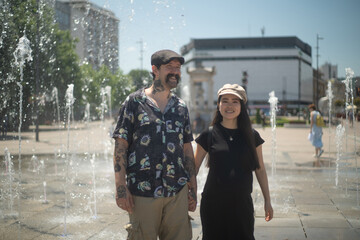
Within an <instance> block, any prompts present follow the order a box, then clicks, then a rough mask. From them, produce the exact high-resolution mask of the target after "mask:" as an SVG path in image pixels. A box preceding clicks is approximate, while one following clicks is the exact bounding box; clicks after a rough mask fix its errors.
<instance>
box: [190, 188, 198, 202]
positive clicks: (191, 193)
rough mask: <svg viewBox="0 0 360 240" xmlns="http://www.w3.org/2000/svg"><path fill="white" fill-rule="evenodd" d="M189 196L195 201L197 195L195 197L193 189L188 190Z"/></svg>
mask: <svg viewBox="0 0 360 240" xmlns="http://www.w3.org/2000/svg"><path fill="white" fill-rule="evenodd" d="M190 196H191V197H192V198H193V199H194V200H195V201H197V199H196V198H197V195H196V192H195V189H194V188H190Z"/></svg>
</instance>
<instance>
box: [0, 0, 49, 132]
mask: <svg viewBox="0 0 360 240" xmlns="http://www.w3.org/2000/svg"><path fill="white" fill-rule="evenodd" d="M0 7H1V10H0V33H1V39H2V44H1V47H0V72H1V78H2V81H1V85H0V88H1V94H0V102H1V103H3V104H2V105H1V107H0V115H1V116H5V115H7V116H8V117H9V122H10V123H11V124H10V125H9V130H10V131H11V130H15V129H17V127H18V126H19V124H20V122H19V112H20V87H19V86H18V84H21V85H22V87H23V91H22V93H23V100H22V106H23V108H22V113H23V114H22V115H23V118H22V127H23V129H27V128H28V127H29V125H30V124H32V122H33V119H34V111H35V110H34V106H35V105H34V104H35V102H36V101H37V102H39V115H40V117H39V119H43V116H44V109H45V107H44V104H43V103H44V99H45V95H46V91H48V88H49V86H50V85H51V83H50V79H51V78H52V77H53V76H52V73H53V71H52V69H54V61H53V59H54V50H55V41H54V34H53V31H54V21H53V15H54V13H53V9H51V8H49V7H47V6H46V5H39V6H37V2H36V1H35V0H31V1H21V0H12V1H2V2H1V4H0ZM40 15H41V16H40ZM23 36H26V38H27V39H29V41H30V47H31V49H32V53H31V55H32V57H33V60H32V61H28V62H25V64H24V66H23V78H22V79H21V77H20V67H19V65H17V64H15V58H14V55H13V53H14V51H15V49H16V48H17V45H18V43H19V39H20V38H21V37H23ZM38 46H40V47H39V48H38ZM37 66H38V68H36V67H37Z"/></svg>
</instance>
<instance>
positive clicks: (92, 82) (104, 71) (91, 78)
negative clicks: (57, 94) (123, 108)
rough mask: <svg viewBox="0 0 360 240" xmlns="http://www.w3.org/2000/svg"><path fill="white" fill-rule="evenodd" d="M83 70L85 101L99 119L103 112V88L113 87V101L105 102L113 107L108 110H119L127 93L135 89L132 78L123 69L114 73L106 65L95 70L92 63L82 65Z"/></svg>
mask: <svg viewBox="0 0 360 240" xmlns="http://www.w3.org/2000/svg"><path fill="white" fill-rule="evenodd" d="M81 71H82V82H83V83H82V86H83V87H82V92H83V99H84V102H87V103H89V104H90V113H91V115H92V116H93V118H96V119H99V118H100V117H101V114H102V101H103V99H102V89H105V88H106V87H107V86H109V87H111V94H110V96H111V103H110V104H109V102H108V101H107V102H106V103H105V104H107V107H108V108H110V106H111V108H112V109H107V110H106V111H107V112H108V111H111V112H113V110H114V109H115V110H116V111H117V110H118V109H119V108H120V105H121V103H122V102H123V101H124V100H125V98H126V97H127V95H129V94H130V93H131V92H133V91H134V86H133V84H132V80H131V78H130V77H129V76H127V75H124V74H123V72H122V71H121V70H118V71H117V72H116V73H115V74H113V73H111V71H110V69H109V68H108V67H107V66H105V65H103V66H101V67H100V69H99V70H98V71H95V70H94V69H93V68H92V66H91V65H88V64H84V65H83V66H81ZM106 97H108V95H106ZM109 105H110V106H109Z"/></svg>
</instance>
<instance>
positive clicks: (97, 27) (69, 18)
mask: <svg viewBox="0 0 360 240" xmlns="http://www.w3.org/2000/svg"><path fill="white" fill-rule="evenodd" d="M55 18H56V22H57V23H58V24H59V26H60V29H62V30H69V31H70V33H71V36H73V37H74V38H77V39H78V43H77V44H76V53H77V54H78V56H79V57H80V59H81V61H82V62H86V63H89V64H92V65H93V67H94V68H95V69H98V68H99V67H100V66H101V65H106V66H108V67H109V68H110V69H111V71H112V72H115V71H116V70H117V69H118V67H119V41H118V38H119V19H117V18H116V17H115V15H114V13H113V12H111V11H109V10H107V9H104V8H101V7H98V6H97V5H95V4H93V3H91V2H89V1H88V0H72V1H69V0H56V3H55Z"/></svg>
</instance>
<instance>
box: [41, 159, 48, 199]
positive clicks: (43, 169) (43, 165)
mask: <svg viewBox="0 0 360 240" xmlns="http://www.w3.org/2000/svg"><path fill="white" fill-rule="evenodd" d="M40 171H41V175H42V181H43V188H44V196H43V198H44V200H43V203H44V204H47V203H49V202H48V200H47V198H46V178H45V161H44V160H40Z"/></svg>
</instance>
